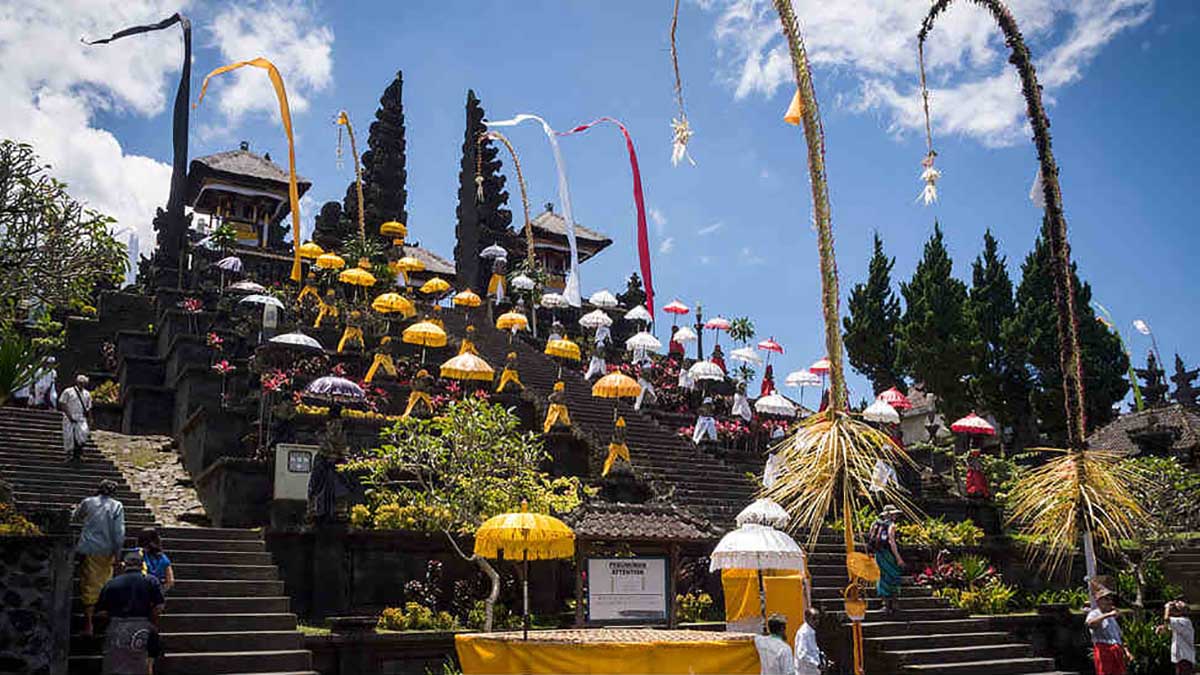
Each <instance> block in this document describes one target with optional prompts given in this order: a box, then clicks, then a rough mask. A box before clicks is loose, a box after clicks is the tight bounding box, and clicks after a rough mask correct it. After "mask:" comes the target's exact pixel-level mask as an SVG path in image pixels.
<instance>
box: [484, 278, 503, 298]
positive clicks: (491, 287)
mask: <svg viewBox="0 0 1200 675" xmlns="http://www.w3.org/2000/svg"><path fill="white" fill-rule="evenodd" d="M497 291H499V293H497ZM487 294H488V295H495V296H496V297H498V298H502V297H504V275H503V274H493V275H492V278H491V279H488V287H487Z"/></svg>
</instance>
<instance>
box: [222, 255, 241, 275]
mask: <svg viewBox="0 0 1200 675" xmlns="http://www.w3.org/2000/svg"><path fill="white" fill-rule="evenodd" d="M217 268H218V269H223V270H225V271H226V272H241V271H242V259H241V258H239V257H237V256H236V255H231V256H226V257H224V258H221V259H220V260H218V261H217Z"/></svg>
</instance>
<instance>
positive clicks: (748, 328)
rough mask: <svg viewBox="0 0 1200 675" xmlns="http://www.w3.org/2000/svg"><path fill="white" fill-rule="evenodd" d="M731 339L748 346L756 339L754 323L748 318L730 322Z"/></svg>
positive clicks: (742, 317) (744, 317)
mask: <svg viewBox="0 0 1200 675" xmlns="http://www.w3.org/2000/svg"><path fill="white" fill-rule="evenodd" d="M729 339H730V340H733V341H735V342H740V343H742V344H746V343H747V342H749V341H750V340H753V339H754V322H753V321H751V320H750V317H748V316H739V317H735V318H733V319H730V321H729Z"/></svg>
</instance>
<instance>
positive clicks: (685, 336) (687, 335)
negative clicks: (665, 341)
mask: <svg viewBox="0 0 1200 675" xmlns="http://www.w3.org/2000/svg"><path fill="white" fill-rule="evenodd" d="M675 341H676V342H678V343H680V344H683V343H684V342H695V341H696V331H694V330H692V329H691V328H688V327H687V326H680V327H679V330H677V331H675Z"/></svg>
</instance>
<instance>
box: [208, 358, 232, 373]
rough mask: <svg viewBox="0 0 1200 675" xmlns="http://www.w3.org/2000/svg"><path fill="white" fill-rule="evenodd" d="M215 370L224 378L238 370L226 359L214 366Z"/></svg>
mask: <svg viewBox="0 0 1200 675" xmlns="http://www.w3.org/2000/svg"><path fill="white" fill-rule="evenodd" d="M212 368H213V370H215V371H217V373H219V374H220V375H221V376H222V377H224V376H226V375H228V374H230V373H232V372H233V371H235V370H237V368H236V367H235V366H234V365H233V364H232V363H230V362H229V361H228V360H226V359H221V360H220V361H217V362H216V363H214V364H213V367H212Z"/></svg>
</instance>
